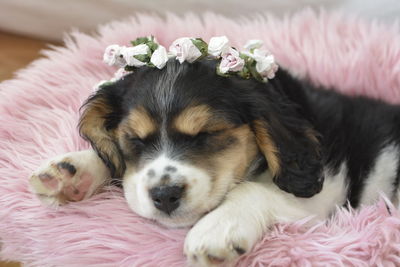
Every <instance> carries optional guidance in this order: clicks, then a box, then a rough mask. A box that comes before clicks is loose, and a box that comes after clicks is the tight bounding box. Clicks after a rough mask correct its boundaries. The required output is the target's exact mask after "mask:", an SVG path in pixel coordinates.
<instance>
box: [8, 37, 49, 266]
mask: <svg viewBox="0 0 400 267" xmlns="http://www.w3.org/2000/svg"><path fill="white" fill-rule="evenodd" d="M45 47H46V42H45V41H41V40H35V39H32V38H28V37H23V36H17V35H12V34H7V33H2V32H0V81H2V80H5V79H10V78H12V76H13V73H14V72H15V71H16V70H18V69H20V68H22V67H25V66H26V65H27V64H29V62H31V61H32V60H34V59H36V58H38V57H39V51H40V50H41V49H43V48H45ZM1 267H2V266H1Z"/></svg>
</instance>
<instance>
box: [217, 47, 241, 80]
mask: <svg viewBox="0 0 400 267" xmlns="http://www.w3.org/2000/svg"><path fill="white" fill-rule="evenodd" d="M243 67H244V60H243V59H242V58H240V56H239V52H238V51H237V50H235V49H233V48H229V49H228V50H227V51H226V52H225V53H223V54H222V59H221V63H220V64H219V72H221V73H223V74H224V73H227V72H228V71H233V72H237V71H241V70H242V69H243Z"/></svg>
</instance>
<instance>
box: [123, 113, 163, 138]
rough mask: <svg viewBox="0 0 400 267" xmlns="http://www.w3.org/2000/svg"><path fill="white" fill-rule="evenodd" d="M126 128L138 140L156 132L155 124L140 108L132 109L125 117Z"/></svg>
mask: <svg viewBox="0 0 400 267" xmlns="http://www.w3.org/2000/svg"><path fill="white" fill-rule="evenodd" d="M126 120H127V126H128V127H129V128H130V129H131V130H132V131H133V132H134V133H135V134H136V135H137V136H138V137H140V138H146V137H147V136H148V135H150V134H152V133H154V132H155V130H156V123H155V121H154V120H153V118H152V117H151V116H150V115H149V113H148V112H147V111H146V110H145V109H144V108H142V107H139V108H136V109H134V110H133V111H132V112H131V113H130V114H129V115H128V117H127V119H126Z"/></svg>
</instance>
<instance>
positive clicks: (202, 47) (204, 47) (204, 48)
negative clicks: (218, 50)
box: [191, 38, 208, 59]
mask: <svg viewBox="0 0 400 267" xmlns="http://www.w3.org/2000/svg"><path fill="white" fill-rule="evenodd" d="M191 41H192V43H193V44H194V45H195V46H196V47H197V49H199V51H200V53H201V57H200V58H199V59H201V58H203V57H205V56H207V55H208V44H207V43H206V42H204V41H203V39H201V38H196V39H191Z"/></svg>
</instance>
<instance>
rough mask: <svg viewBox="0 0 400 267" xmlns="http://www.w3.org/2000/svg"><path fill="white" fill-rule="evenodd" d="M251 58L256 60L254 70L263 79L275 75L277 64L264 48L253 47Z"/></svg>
mask: <svg viewBox="0 0 400 267" xmlns="http://www.w3.org/2000/svg"><path fill="white" fill-rule="evenodd" d="M253 58H254V59H255V60H256V71H257V72H258V73H259V74H260V75H261V77H263V78H264V80H266V79H272V78H274V77H275V72H276V71H277V70H278V65H277V64H276V63H275V58H274V56H273V55H271V54H269V53H268V52H267V51H265V50H259V49H255V50H254V53H253Z"/></svg>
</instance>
